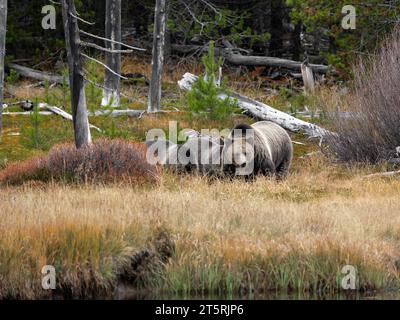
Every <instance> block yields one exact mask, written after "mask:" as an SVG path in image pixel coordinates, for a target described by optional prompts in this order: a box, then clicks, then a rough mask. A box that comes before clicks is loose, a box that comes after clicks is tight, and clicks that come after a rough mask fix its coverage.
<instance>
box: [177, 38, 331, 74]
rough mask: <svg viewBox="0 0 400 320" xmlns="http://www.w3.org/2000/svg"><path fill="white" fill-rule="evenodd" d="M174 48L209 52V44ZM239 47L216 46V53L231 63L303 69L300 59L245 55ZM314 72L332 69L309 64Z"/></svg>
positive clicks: (185, 51)
mask: <svg viewBox="0 0 400 320" xmlns="http://www.w3.org/2000/svg"><path fill="white" fill-rule="evenodd" d="M172 50H174V51H176V52H180V53H183V54H189V53H196V52H198V53H205V52H208V46H196V45H178V44H175V45H172ZM238 50H239V49H237V48H218V47H217V48H215V54H217V55H222V56H224V58H225V59H226V61H228V62H229V63H232V64H235V65H241V66H266V67H279V68H286V69H289V70H296V71H301V65H302V63H301V62H299V61H294V60H288V59H281V58H276V57H264V56H245V55H242V54H240V53H238ZM308 66H309V67H310V68H311V69H312V71H313V72H316V73H327V72H328V71H330V70H331V68H330V67H329V66H326V65H322V64H309V65H308Z"/></svg>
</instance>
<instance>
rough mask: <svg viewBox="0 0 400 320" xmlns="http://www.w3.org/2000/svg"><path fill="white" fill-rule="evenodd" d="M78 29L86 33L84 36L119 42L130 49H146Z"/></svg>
mask: <svg viewBox="0 0 400 320" xmlns="http://www.w3.org/2000/svg"><path fill="white" fill-rule="evenodd" d="M79 31H80V33H82V34H84V35H86V36H88V37H93V38H96V39H99V40H103V41H108V42H113V43H117V44H120V45H121V46H124V47H126V48H129V49H132V50H138V51H146V49H142V48H138V47H133V46H130V45H128V44H125V43H123V42H119V41H114V40H111V39H107V38H104V37H100V36H96V35H95V34H92V33H89V32H86V31H83V30H79Z"/></svg>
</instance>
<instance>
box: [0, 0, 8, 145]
mask: <svg viewBox="0 0 400 320" xmlns="http://www.w3.org/2000/svg"><path fill="white" fill-rule="evenodd" d="M6 31H7V0H0V139H1V131H2V128H3V119H2V115H3V97H4V57H5V55H6Z"/></svg>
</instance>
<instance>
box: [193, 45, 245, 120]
mask: <svg viewBox="0 0 400 320" xmlns="http://www.w3.org/2000/svg"><path fill="white" fill-rule="evenodd" d="M214 53H215V50H214V44H213V43H212V42H210V45H209V51H208V54H207V55H205V56H204V57H203V59H202V61H203V64H204V67H205V76H204V77H199V79H198V81H196V82H195V83H194V84H193V86H192V90H190V91H189V92H188V93H187V94H186V100H187V104H188V108H189V110H190V111H192V112H193V113H195V114H198V115H206V116H207V115H209V117H210V118H211V119H214V120H222V119H224V118H226V117H227V116H229V115H231V114H232V113H233V111H234V109H235V108H237V101H235V100H233V99H232V98H231V97H230V95H229V92H228V91H227V90H226V85H225V84H224V83H223V84H222V85H221V86H218V85H217V84H216V79H217V76H216V74H217V73H218V72H219V69H220V68H221V66H222V59H221V58H219V59H218V60H217V61H215V56H214ZM223 93H224V94H227V97H226V98H225V99H220V98H219V95H220V94H223Z"/></svg>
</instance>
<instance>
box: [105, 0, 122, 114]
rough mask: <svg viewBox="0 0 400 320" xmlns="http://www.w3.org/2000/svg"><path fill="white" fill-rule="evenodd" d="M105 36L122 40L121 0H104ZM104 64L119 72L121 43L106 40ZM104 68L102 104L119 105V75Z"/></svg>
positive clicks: (114, 39)
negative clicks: (106, 50)
mask: <svg viewBox="0 0 400 320" xmlns="http://www.w3.org/2000/svg"><path fill="white" fill-rule="evenodd" d="M106 38H108V39H111V40H113V41H118V42H121V41H122V36H121V0H107V2H106ZM105 46H106V48H107V49H109V50H110V51H108V52H106V54H105V56H106V65H107V66H108V67H110V68H111V69H112V70H113V71H114V72H115V73H117V74H121V53H120V52H117V51H119V50H121V45H119V44H118V43H116V42H110V41H106V43H105ZM115 73H112V72H111V71H109V70H107V69H106V73H105V80H104V87H105V89H103V100H102V102H101V105H102V106H111V107H118V106H119V105H120V77H118V76H117V75H115Z"/></svg>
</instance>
